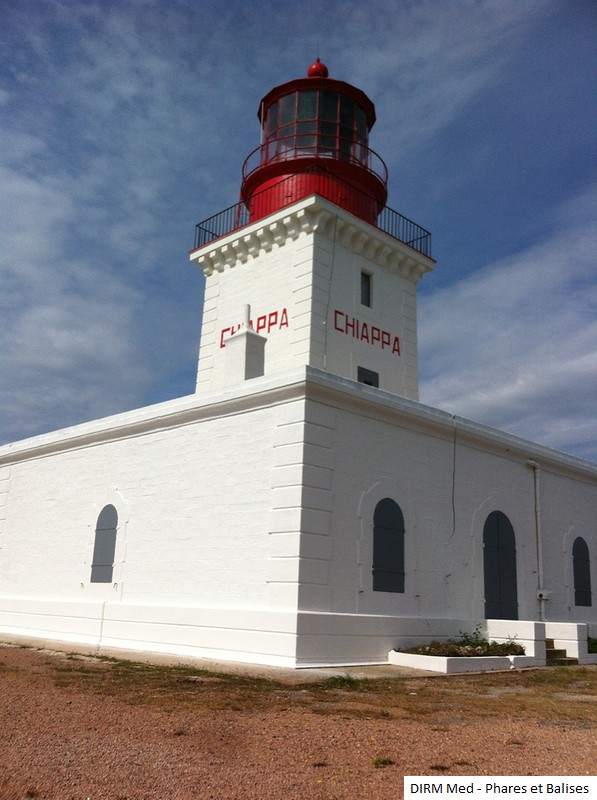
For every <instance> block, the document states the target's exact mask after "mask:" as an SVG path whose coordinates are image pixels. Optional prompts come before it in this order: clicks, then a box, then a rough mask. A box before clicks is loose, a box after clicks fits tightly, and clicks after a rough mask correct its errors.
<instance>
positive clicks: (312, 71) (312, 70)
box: [307, 57, 329, 78]
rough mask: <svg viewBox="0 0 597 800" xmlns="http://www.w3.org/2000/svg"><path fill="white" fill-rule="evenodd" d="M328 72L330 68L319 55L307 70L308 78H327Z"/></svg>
mask: <svg viewBox="0 0 597 800" xmlns="http://www.w3.org/2000/svg"><path fill="white" fill-rule="evenodd" d="M328 74H329V73H328V68H327V67H326V65H325V64H323V63H322V62H321V61H320V60H319V57H318V58H317V61H315V63H314V64H311V66H310V67H309V69H308V70H307V77H308V78H327V76H328Z"/></svg>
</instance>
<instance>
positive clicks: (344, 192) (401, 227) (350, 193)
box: [195, 172, 431, 257]
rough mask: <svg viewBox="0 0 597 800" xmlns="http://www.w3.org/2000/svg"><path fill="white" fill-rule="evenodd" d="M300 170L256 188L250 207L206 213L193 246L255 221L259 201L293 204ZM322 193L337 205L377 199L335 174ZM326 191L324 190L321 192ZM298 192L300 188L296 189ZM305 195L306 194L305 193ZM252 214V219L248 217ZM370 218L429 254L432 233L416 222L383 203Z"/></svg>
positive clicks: (374, 204)
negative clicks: (288, 176) (355, 200)
mask: <svg viewBox="0 0 597 800" xmlns="http://www.w3.org/2000/svg"><path fill="white" fill-rule="evenodd" d="M300 175H301V173H298V174H297V175H292V176H291V177H290V178H284V179H283V180H281V181H279V182H278V183H277V184H274V185H273V186H269V187H268V188H267V189H264V190H263V191H261V192H255V193H254V194H253V195H252V196H251V198H250V200H249V207H247V206H246V205H245V203H244V202H242V201H241V202H239V203H236V204H235V205H233V206H230V207H229V208H225V209H224V210H223V211H220V212H219V213H218V214H214V216H213V217H208V218H207V219H204V220H203V221H202V222H199V223H198V224H197V225H196V226H195V248H198V247H203V245H206V244H208V243H209V242H212V241H214V240H215V239H219V238H220V237H222V236H226V235H227V234H229V233H232V232H233V231H235V230H238V229H239V228H243V227H244V226H245V225H248V224H249V222H250V221H257V220H258V219H260V218H262V217H263V216H265V214H260V213H259V209H260V208H261V205H260V201H261V202H262V203H263V206H264V207H269V208H276V209H281V208H284V207H285V206H288V205H292V204H293V203H295V202H297V178H299V177H300ZM316 175H317V173H312V172H310V173H309V178H310V179H311V180H310V183H309V185H310V187H312V186H313V181H312V179H313V177H314V176H316ZM322 181H324V182H323V183H322V187H321V188H322V192H321V193H322V196H324V198H325V199H327V200H330V201H331V202H336V203H337V205H339V206H342V207H346V200H347V198H353V199H354V198H355V197H356V198H358V199H359V200H360V202H359V206H360V207H361V208H372V209H377V208H378V201H377V200H375V198H373V197H370V196H369V195H367V194H366V193H364V192H362V191H360V190H358V189H356V188H355V187H354V186H351V185H350V184H348V183H345V182H344V181H341V180H339V179H338V178H335V183H334V185H332V189H333V192H332V196H331V194H330V184H329V182H327V181H325V180H324V179H323V177H322ZM324 191H325V193H324ZM309 193H311V194H319V192H318V190H317V182H315V188H314V189H313V188H311V190H310V192H309ZM298 195H299V196H300V190H299V191H298ZM304 196H308V195H307V194H305V195H304ZM251 217H253V219H251ZM371 219H376V221H375V222H374V223H373V224H374V225H375V226H376V227H377V228H379V229H380V230H382V231H384V233H387V234H389V235H390V236H392V237H393V238H394V239H398V240H399V241H400V242H403V243H404V244H407V245H408V246H409V247H412V248H413V250H416V251H417V252H419V253H422V254H423V255H425V256H429V257H431V233H430V232H429V231H427V230H425V228H422V227H421V226H420V225H417V223H416V222H413V221H412V220H410V219H408V218H407V217H404V216H402V214H399V213H398V212H397V211H394V210H393V209H391V208H388V207H387V206H385V207H384V208H383V209H382V210H381V212H380V213H379V214H377V215H376V214H375V213H372V214H371Z"/></svg>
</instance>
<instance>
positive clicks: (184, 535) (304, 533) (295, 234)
mask: <svg viewBox="0 0 597 800" xmlns="http://www.w3.org/2000/svg"><path fill="white" fill-rule="evenodd" d="M256 105H257V104H256ZM257 115H258V120H259V125H260V128H261V135H260V138H259V139H258V141H259V142H260V143H259V144H258V145H257V146H256V147H254V149H251V146H250V145H249V146H248V147H247V151H248V152H249V155H248V157H247V158H246V159H245V162H244V167H243V168H242V177H241V180H240V199H239V202H238V203H236V204H234V205H232V206H230V208H227V209H225V210H223V211H220V212H218V213H216V214H214V215H213V216H211V217H210V218H209V219H206V220H204V221H203V222H201V223H199V225H197V233H196V240H195V245H194V247H193V249H192V250H191V253H190V258H191V261H192V262H193V263H194V264H198V265H199V266H200V268H201V270H202V271H203V274H204V275H205V298H204V311H203V321H202V333H201V345H200V352H199V366H198V372H197V387H196V392H194V393H193V394H191V395H189V396H185V397H179V398H174V399H172V400H168V401H166V402H164V403H159V404H157V405H154V406H149V407H146V408H141V409H135V410H132V411H128V412H125V413H123V414H118V415H116V416H113V417H108V418H106V419H100V420H93V421H90V422H87V423H84V424H82V425H77V426H74V427H72V428H68V429H65V430H62V431H56V432H54V433H48V434H44V435H43V436H38V437H34V438H32V439H26V440H24V441H22V442H15V443H13V444H10V445H5V446H4V447H1V448H0V635H1V636H2V637H12V636H14V637H16V639H17V641H18V640H19V637H23V636H26V637H28V638H31V637H33V638H35V639H39V640H41V641H46V642H47V641H54V642H67V643H77V644H78V645H84V646H89V647H93V649H94V651H95V652H102V648H123V649H129V650H137V651H145V652H150V653H170V654H175V655H177V656H179V657H181V656H182V657H184V658H189V657H192V658H194V657H203V658H210V659H218V660H225V661H238V662H249V663H255V664H267V665H270V666H287V667H293V668H294V667H314V666H339V665H349V664H389V663H393V664H402V665H406V666H410V667H413V666H415V667H417V666H419V667H421V666H422V667H423V668H424V669H430V668H431V669H445V670H448V671H452V667H451V666H450V665H449V664H448V663H447V661H446V663H445V664H444V666H443V667H442V665H441V664H440V663H439V662H444V661H445V660H444V659H437V660H436V661H437V663H436V664H434V665H433V666H431V667H430V666H429V664H428V663H427V661H424V662H423V663H421V662H420V661H419V660H417V659H426V657H424V656H414V655H412V654H409V653H403V652H402V653H400V652H397V649H402V650H403V649H405V648H409V647H411V646H412V645H415V644H416V645H420V644H428V643H429V641H430V640H432V639H440V640H446V639H449V638H453V637H455V636H457V635H458V634H459V633H460V634H462V632H463V631H467V632H468V633H471V634H472V633H473V632H477V633H478V632H479V631H481V632H482V634H483V635H484V636H487V638H496V639H497V640H498V641H503V640H509V639H512V638H516V639H517V640H518V642H519V643H521V644H523V645H524V647H525V649H526V653H525V655H524V656H513V657H504V658H503V659H485V660H484V663H483V666H480V665H479V668H481V669H489V668H491V667H493V668H497V667H499V668H500V669H504V668H505V669H511V668H513V667H515V666H534V665H536V666H538V665H544V664H545V663H546V660H547V658H548V646H547V644H546V643H547V642H548V641H549V640H550V639H552V640H553V643H554V647H553V648H552V647H549V650H550V651H552V653H558V652H560V651H561V650H565V651H566V653H567V657H570V658H574V659H576V660H578V661H580V662H581V663H595V662H597V656H595V655H593V654H589V653H588V646H587V641H588V639H587V637H588V636H591V637H597V613H596V604H595V600H594V586H595V577H596V576H595V571H594V564H595V561H594V559H595V552H597V539H596V537H595V533H594V531H595V525H594V521H595V516H596V514H597V467H596V466H595V465H594V464H588V463H586V462H583V461H580V460H579V459H575V458H572V457H571V456H567V455H565V454H562V453H556V452H554V451H553V450H549V449H547V448H545V447H541V446H540V445H536V444H533V443H531V442H525V441H523V440H522V439H518V438H517V437H514V436H511V435H510V434H507V433H503V432H501V431H497V430H494V429H491V428H486V427H484V426H482V425H479V424H478V423H475V422H472V421H470V420H465V419H462V418H460V417H456V416H454V415H453V414H451V413H448V412H445V411H442V410H440V409H437V408H430V407H429V406H426V405H423V404H422V403H420V402H418V379H417V332H416V288H417V283H418V281H419V280H420V278H421V277H422V276H423V275H424V274H425V273H426V272H428V271H429V270H431V269H432V268H433V266H434V261H433V258H432V256H431V248H430V242H431V237H430V235H429V233H428V231H426V230H425V229H424V228H421V227H420V226H419V225H416V224H415V223H414V222H411V221H409V220H408V219H406V218H405V217H403V216H402V215H400V214H399V213H398V212H396V211H393V210H392V209H390V208H388V206H387V203H386V200H387V171H386V168H385V165H384V163H383V161H382V159H381V157H380V156H378V155H376V153H375V152H374V151H373V149H372V147H371V144H370V138H369V134H370V132H371V130H372V129H373V126H374V124H375V109H374V106H373V103H372V102H371V100H370V99H369V98H368V97H367V96H366V95H365V94H364V92H362V91H361V90H360V89H357V88H356V87H354V86H352V85H350V84H348V83H345V82H343V81H340V80H336V79H334V78H331V77H330V76H329V72H328V70H327V68H326V66H325V65H324V64H322V63H321V61H319V60H317V61H316V62H315V63H314V64H312V65H311V66H310V67H309V69H308V71H307V74H306V76H305V77H303V78H296V79H294V80H290V81H288V82H286V83H283V84H281V85H280V86H276V87H275V88H273V89H272V90H271V91H269V92H268V93H267V94H266V95H265V96H264V97H263V99H262V100H261V102H260V103H259V104H258V107H257ZM256 139H257V137H256ZM242 157H243V154H241V155H239V170H240V168H241V164H242ZM592 587H593V589H592ZM592 592H593V593H592ZM66 647H67V648H69V651H70V647H71V645H70V644H67V645H66ZM106 652H110V650H108V651H106ZM511 658H512V660H510V659H511ZM412 659H415V661H414V662H413V660H412ZM514 659H518V660H517V661H515V660H514ZM458 660H459V659H458ZM465 660H466V661H471V659H465ZM485 661H487V662H488V663H487V664H485ZM489 661H492V665H491V666H490V665H489ZM467 669H468V667H467Z"/></svg>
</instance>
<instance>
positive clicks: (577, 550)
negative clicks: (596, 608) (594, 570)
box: [572, 536, 592, 606]
mask: <svg viewBox="0 0 597 800" xmlns="http://www.w3.org/2000/svg"><path fill="white" fill-rule="evenodd" d="M572 574H573V577H574V605H575V606H590V605H592V602H591V559H590V557H589V548H588V546H587V543H586V542H585V540H584V539H583V538H582V536H578V537H577V538H576V539H575V540H574V544H573V545H572Z"/></svg>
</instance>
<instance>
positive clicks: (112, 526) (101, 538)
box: [90, 505, 118, 583]
mask: <svg viewBox="0 0 597 800" xmlns="http://www.w3.org/2000/svg"><path fill="white" fill-rule="evenodd" d="M117 528H118V512H117V511H116V509H115V508H114V506H112V505H109V506H104V508H102V510H101V513H100V515H99V517H98V518H97V525H96V527H95V543H94V545H93V560H92V562H91V579H90V580H91V583H112V573H113V572H114V551H115V550H116V530H117Z"/></svg>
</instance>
